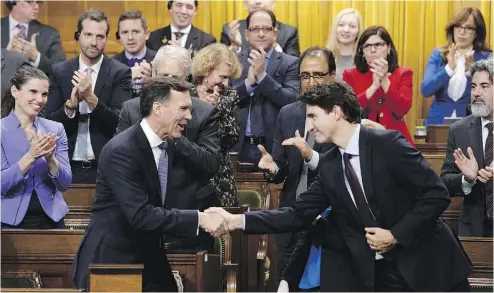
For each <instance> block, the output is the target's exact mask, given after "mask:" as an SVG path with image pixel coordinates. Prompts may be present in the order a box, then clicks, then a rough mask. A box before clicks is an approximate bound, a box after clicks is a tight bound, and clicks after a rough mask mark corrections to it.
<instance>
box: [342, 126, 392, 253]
mask: <svg viewBox="0 0 494 293" xmlns="http://www.w3.org/2000/svg"><path fill="white" fill-rule="evenodd" d="M359 139H360V124H357V128H355V132H354V133H353V135H352V138H350V141H349V142H348V145H347V147H346V149H345V150H343V149H341V148H340V153H341V164H342V165H343V174H345V161H343V154H344V153H347V154H350V155H352V157H351V158H350V164H352V167H353V170H355V174H356V175H357V179H358V182H359V184H360V188H361V189H362V193H363V194H364V197H365V201H366V202H367V196H366V195H365V189H364V184H363V183H362V170H361V168H360V149H359ZM343 177H344V178H345V186H346V189H347V190H348V193H349V194H350V197H351V198H352V201H353V204H354V205H355V208H357V203H356V202H355V197H354V196H353V192H352V189H351V188H350V183H349V182H348V179H347V178H346V176H343ZM367 204H369V203H368V202H367ZM369 208H370V206H369ZM382 258H383V256H382V255H381V254H379V253H377V252H376V260H379V259H382Z"/></svg>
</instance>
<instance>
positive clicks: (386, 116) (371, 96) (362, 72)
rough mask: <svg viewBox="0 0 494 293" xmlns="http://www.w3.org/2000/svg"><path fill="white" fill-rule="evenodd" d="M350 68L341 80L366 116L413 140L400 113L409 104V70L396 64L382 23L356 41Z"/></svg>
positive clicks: (390, 40)
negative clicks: (345, 83) (347, 86)
mask: <svg viewBox="0 0 494 293" xmlns="http://www.w3.org/2000/svg"><path fill="white" fill-rule="evenodd" d="M357 48H358V49H357V53H356V55H355V66H356V68H354V69H348V70H345V72H343V80H344V81H346V82H347V83H348V85H350V86H351V87H352V88H353V90H354V91H355V93H356V94H357V97H358V100H359V103H360V107H361V108H363V109H365V110H366V111H367V112H368V115H369V117H368V118H369V120H372V121H375V122H378V123H380V124H382V125H383V126H384V127H386V128H387V129H394V130H398V131H400V132H401V133H402V134H403V136H405V137H406V138H407V139H408V141H409V142H410V143H411V144H413V140H412V138H411V136H410V132H409V131H408V128H407V126H406V124H405V121H404V120H403V116H405V114H407V113H408V111H409V110H410V108H411V107H412V85H413V84H412V78H413V72H412V70H411V69H409V68H406V67H399V66H398V53H397V52H396V48H395V46H394V44H393V40H392V39H391V36H390V35H389V33H388V31H387V30H386V29H385V28H384V27H382V26H371V27H369V28H367V29H366V30H365V31H364V32H363V33H362V36H361V37H360V39H359V41H358V44H357Z"/></svg>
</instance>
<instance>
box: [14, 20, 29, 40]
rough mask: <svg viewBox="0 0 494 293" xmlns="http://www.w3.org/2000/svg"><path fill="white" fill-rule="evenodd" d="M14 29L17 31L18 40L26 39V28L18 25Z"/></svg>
mask: <svg viewBox="0 0 494 293" xmlns="http://www.w3.org/2000/svg"><path fill="white" fill-rule="evenodd" d="M15 28H16V29H18V31H19V38H22V39H24V40H25V39H26V38H27V34H26V27H25V26H24V25H23V24H20V23H18V24H17V25H16V26H15Z"/></svg>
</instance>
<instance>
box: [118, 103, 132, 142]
mask: <svg viewBox="0 0 494 293" xmlns="http://www.w3.org/2000/svg"><path fill="white" fill-rule="evenodd" d="M131 126H132V123H131V122H130V114H129V103H127V102H125V103H124V104H123V106H122V111H120V115H119V116H118V126H117V131H116V133H115V134H119V133H120V132H122V131H124V130H126V129H127V128H129V127H131Z"/></svg>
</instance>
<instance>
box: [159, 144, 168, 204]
mask: <svg viewBox="0 0 494 293" xmlns="http://www.w3.org/2000/svg"><path fill="white" fill-rule="evenodd" d="M158 147H159V148H160V149H161V156H160V160H159V163H158V175H159V177H160V185H161V201H162V203H163V206H164V205H165V198H166V187H167V185H168V153H167V152H166V147H167V143H166V142H163V143H162V144H160V145H159V146H158Z"/></svg>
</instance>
